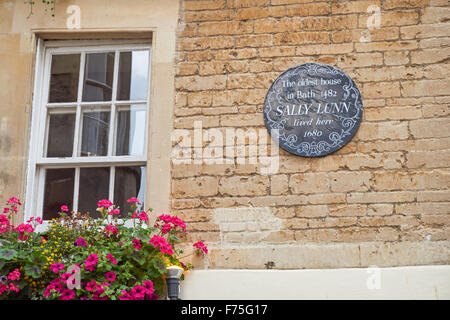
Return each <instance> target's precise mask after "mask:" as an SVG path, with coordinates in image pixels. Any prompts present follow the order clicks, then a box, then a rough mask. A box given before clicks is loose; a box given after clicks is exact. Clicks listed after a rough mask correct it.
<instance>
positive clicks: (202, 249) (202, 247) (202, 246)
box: [192, 241, 208, 254]
mask: <svg viewBox="0 0 450 320" xmlns="http://www.w3.org/2000/svg"><path fill="white" fill-rule="evenodd" d="M192 246H193V247H194V248H196V249H197V251H199V252H203V253H204V254H207V253H208V248H207V247H206V245H205V244H204V243H203V242H202V241H198V242H196V243H194V244H193V245H192Z"/></svg>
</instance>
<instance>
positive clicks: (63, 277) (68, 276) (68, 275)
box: [61, 272, 71, 281]
mask: <svg viewBox="0 0 450 320" xmlns="http://www.w3.org/2000/svg"><path fill="white" fill-rule="evenodd" d="M70 276H71V274H70V273H67V272H64V273H63V274H62V275H61V280H63V281H67V279H69V278H70Z"/></svg>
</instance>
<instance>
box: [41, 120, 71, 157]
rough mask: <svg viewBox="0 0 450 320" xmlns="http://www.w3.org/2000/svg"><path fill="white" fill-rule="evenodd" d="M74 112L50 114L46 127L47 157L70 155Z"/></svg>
mask: <svg viewBox="0 0 450 320" xmlns="http://www.w3.org/2000/svg"><path fill="white" fill-rule="evenodd" d="M74 128H75V113H68V114H51V115H50V122H49V128H48V144H47V157H71V156H72V150H73V134H74Z"/></svg>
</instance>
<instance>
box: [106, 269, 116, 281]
mask: <svg viewBox="0 0 450 320" xmlns="http://www.w3.org/2000/svg"><path fill="white" fill-rule="evenodd" d="M105 277H106V280H108V281H111V282H114V281H115V280H116V274H115V273H114V272H112V271H109V272H107V273H105Z"/></svg>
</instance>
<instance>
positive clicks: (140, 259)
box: [131, 252, 145, 266]
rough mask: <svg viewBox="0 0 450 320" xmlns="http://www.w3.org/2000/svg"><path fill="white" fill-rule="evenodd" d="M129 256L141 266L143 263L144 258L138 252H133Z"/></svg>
mask: <svg viewBox="0 0 450 320" xmlns="http://www.w3.org/2000/svg"><path fill="white" fill-rule="evenodd" d="M131 258H132V259H133V260H134V261H136V262H137V263H139V265H141V266H142V265H143V264H144V263H145V259H144V258H143V257H142V256H141V255H140V254H139V252H133V253H132V254H131Z"/></svg>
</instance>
